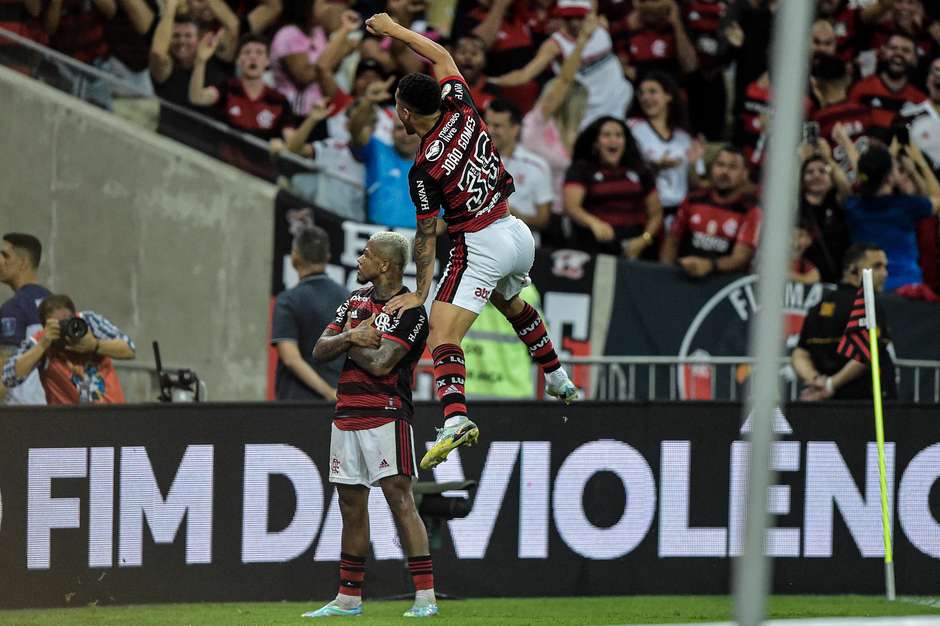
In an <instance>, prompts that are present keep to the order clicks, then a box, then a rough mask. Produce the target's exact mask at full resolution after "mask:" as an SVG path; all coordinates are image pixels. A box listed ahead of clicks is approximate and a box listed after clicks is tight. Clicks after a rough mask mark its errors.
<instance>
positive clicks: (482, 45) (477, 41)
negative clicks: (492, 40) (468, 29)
mask: <svg viewBox="0 0 940 626" xmlns="http://www.w3.org/2000/svg"><path fill="white" fill-rule="evenodd" d="M464 39H466V40H467V41H472V42H473V43H475V44H477V45H478V46H480V50H481V51H482V52H483V54H484V55H486V49H487V48H488V46H487V45H486V42H485V41H483V38H482V37H477V36H476V35H474V34H471V33H467V34H465V35H461V36H460V37H457V39H455V40H454V47H457V46H459V45H460V42H461V41H462V40H464Z"/></svg>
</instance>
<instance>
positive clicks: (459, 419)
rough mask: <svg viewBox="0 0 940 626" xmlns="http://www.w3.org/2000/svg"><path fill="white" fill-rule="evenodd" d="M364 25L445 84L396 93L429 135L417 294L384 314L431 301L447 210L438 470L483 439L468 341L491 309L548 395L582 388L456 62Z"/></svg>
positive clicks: (386, 21)
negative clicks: (530, 296)
mask: <svg viewBox="0 0 940 626" xmlns="http://www.w3.org/2000/svg"><path fill="white" fill-rule="evenodd" d="M366 26H367V28H368V29H369V32H371V33H373V34H374V35H379V36H382V35H387V36H389V37H392V38H394V39H397V40H399V41H401V42H403V43H405V44H406V45H408V46H409V47H410V48H411V49H412V50H414V51H415V52H416V53H417V54H420V55H421V56H423V57H424V58H426V59H428V60H429V61H430V62H431V64H432V65H433V66H434V75H435V76H436V77H437V79H438V80H434V79H433V78H431V77H430V76H427V75H426V74H419V73H413V74H408V75H407V76H405V77H404V78H402V79H401V82H399V83H398V91H397V92H396V94H395V101H396V107H395V108H396V111H397V113H398V117H399V119H400V120H401V121H402V124H404V125H405V129H406V130H407V131H408V132H409V133H416V134H418V135H420V136H421V143H420V144H419V146H418V152H417V154H416V155H415V162H414V165H413V166H412V168H411V171H410V172H409V174H408V181H409V184H410V187H411V199H412V201H413V202H414V203H415V208H416V210H417V213H418V230H417V233H416V234H415V244H414V248H415V251H414V260H415V264H416V265H417V288H416V291H415V292H414V293H406V294H403V295H400V296H396V297H394V298H392V299H391V300H389V302H388V304H386V305H385V311H386V312H388V313H390V314H395V315H401V314H402V313H403V312H404V311H407V310H408V309H411V308H414V307H419V306H421V305H422V304H424V302H425V300H426V299H427V297H428V293H429V291H430V288H431V281H432V279H433V277H434V259H435V246H436V237H435V222H436V221H437V220H436V219H435V218H436V217H437V215H438V213H439V211H440V209H441V208H443V210H444V213H443V218H444V221H445V222H446V223H447V232H448V233H449V234H450V237H451V240H452V241H453V248H452V249H451V251H450V260H449V261H448V263H447V268H446V269H445V270H444V273H443V275H442V276H441V280H440V283H439V284H438V288H437V294H436V295H435V297H434V302H433V303H432V305H431V330H430V335H429V336H428V346H429V347H430V348H431V354H432V356H433V357H434V378H435V382H436V385H435V388H436V391H437V396H438V398H439V399H440V401H441V403H442V404H443V405H444V418H445V421H444V427H443V428H441V429H438V435H437V440H436V441H435V442H434V446H433V447H432V448H431V449H430V450H428V453H427V454H426V455H425V456H424V458H423V459H421V467H422V469H430V468H432V467H434V466H436V465H438V464H439V463H441V462H443V461H444V460H445V459H446V458H447V455H448V454H449V453H450V451H451V450H453V449H454V448H457V447H459V446H462V445H464V444H468V443H473V442H474V441H476V439H477V438H478V437H479V434H480V431H479V429H478V428H477V426H476V424H474V423H473V422H471V421H470V419H469V418H468V416H467V404H466V399H465V398H464V379H465V377H466V367H465V365H464V355H463V350H461V348H460V342H461V341H462V340H463V338H464V335H466V333H467V331H468V330H469V329H470V326H471V325H472V324H473V322H474V320H476V318H477V316H478V315H479V314H480V311H482V310H483V307H484V306H486V303H487V301H492V303H493V305H494V306H495V307H496V308H497V309H499V311H500V312H501V313H502V314H503V315H504V316H505V317H506V319H507V320H509V322H510V323H511V324H512V326H513V328H514V329H515V330H516V334H517V335H519V338H520V339H521V340H522V341H523V343H525V344H526V346H527V347H528V349H529V354H530V355H531V356H532V358H533V359H534V360H535V361H536V363H538V364H539V365H540V366H541V367H542V370H543V371H544V373H545V378H546V383H547V389H546V390H547V392H548V393H549V394H550V395H552V396H555V397H557V398H560V399H562V400H563V401H564V402H565V403H566V404H567V403H570V402H571V401H572V400H576V399H577V397H578V389H577V388H576V387H575V386H574V384H573V383H572V382H571V381H570V380H569V378H568V374H567V372H565V370H564V368H562V367H561V365H560V363H559V362H558V355H557V354H555V348H554V346H553V345H552V342H551V339H549V337H548V333H547V331H546V329H545V324H544V323H542V319H541V317H540V316H539V314H538V313H537V312H536V311H535V309H533V308H532V307H531V306H529V305H528V304H526V303H525V302H524V301H523V300H522V299H521V298H520V297H519V292H520V291H521V290H522V289H523V287H525V286H526V284H528V281H529V276H528V273H529V270H530V269H531V267H532V263H533V261H534V260H535V241H534V240H533V239H532V234H531V232H530V231H529V228H528V226H526V225H525V223H523V222H522V221H521V220H519V219H517V218H515V217H513V216H512V215H510V213H509V205H508V202H507V199H508V197H509V195H510V194H511V193H512V192H513V189H514V188H513V182H512V177H511V176H510V175H509V174H508V173H507V172H506V170H505V168H504V167H503V164H502V161H500V158H499V153H498V152H497V151H496V148H495V147H494V146H493V142H492V141H491V140H490V137H489V135H488V134H487V132H486V131H487V128H486V124H485V123H484V122H483V118H482V117H481V116H480V113H479V112H478V111H477V109H476V107H475V106H474V104H473V100H472V99H471V98H470V88H469V87H468V86H467V83H466V81H464V79H463V77H462V76H461V75H460V72H459V71H458V70H457V65H456V64H455V63H454V59H453V58H451V56H450V53H449V52H447V50H445V49H444V48H443V47H442V46H440V45H438V44H436V43H434V42H433V41H431V40H430V39H428V38H426V37H424V36H422V35H419V34H418V33H415V32H413V31H411V30H408V29H407V28H405V27H403V26H401V25H399V24H397V23H395V22H394V21H393V20H392V18H390V17H389V16H388V15H387V14H386V13H378V14H376V15H373V16H372V17H370V18H369V19H368V20H366ZM438 81H440V84H439V83H438Z"/></svg>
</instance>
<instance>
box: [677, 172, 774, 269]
mask: <svg viewBox="0 0 940 626" xmlns="http://www.w3.org/2000/svg"><path fill="white" fill-rule="evenodd" d="M762 217H763V213H762V212H761V210H760V208H758V206H757V200H756V199H755V198H754V197H753V196H751V195H749V194H738V195H734V196H731V197H729V198H727V199H725V198H720V197H718V195H717V194H715V193H712V191H711V190H709V189H700V190H698V191H693V192H692V193H690V194H689V196H688V197H687V198H686V199H685V201H684V202H683V203H682V204H681V205H680V206H679V212H678V213H676V218H675V220H673V222H672V229H671V233H672V235H673V236H674V237H675V238H676V239H678V240H679V256H680V257H683V256H690V255H691V256H701V257H706V258H713V259H714V258H718V257H722V256H725V255H728V254H731V251H732V249H733V248H734V245H735V244H736V243H739V242H740V243H743V244H746V245H748V246H750V247H751V248H757V243H758V241H759V240H760V224H761V219H762Z"/></svg>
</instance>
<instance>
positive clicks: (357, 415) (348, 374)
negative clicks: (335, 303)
mask: <svg viewBox="0 0 940 626" xmlns="http://www.w3.org/2000/svg"><path fill="white" fill-rule="evenodd" d="M407 291H408V288H407V287H402V289H401V291H399V292H398V294H402V293H406V292H407ZM398 294H396V295H398ZM386 302H387V301H386V300H377V299H375V288H374V287H372V286H371V285H370V286H369V287H364V288H363V289H359V290H357V291H354V292H352V294H350V296H349V297H348V298H347V299H346V301H345V302H344V303H343V304H341V305H340V307H339V308H338V309H337V310H336V319H335V320H333V322H331V323H330V324H329V325H328V326H327V328H329V329H330V330H333V331H335V332H342V330H343V328H344V327H345V326H346V323H347V322H348V323H349V324H350V326H351V327H352V328H355V327H356V326H358V325H359V324H360V323H361V322H362V321H363V320H367V319H369V318H370V317H371V316H372V315H373V314H374V315H375V319H374V320H372V325H373V326H374V327H375V328H376V329H378V331H379V332H380V333H382V340H383V341H394V342H396V343H398V344H401V345H402V346H404V347H405V348H406V349H407V350H408V352H407V354H405V356H403V357H402V358H401V360H400V361H398V363H397V364H396V365H395V369H393V370H392V371H391V372H389V373H388V374H386V375H385V376H375V375H373V374H370V373H369V372H367V371H366V370H365V369H363V368H362V367H360V366H359V365H357V364H356V362H355V361H353V360H352V359H351V358H349V356H348V355H347V356H346V362H345V363H344V364H343V370H342V372H340V375H339V383H338V384H337V387H336V412H335V414H334V423H335V424H336V427H337V428H339V429H340V430H364V429H367V428H375V427H377V426H381V425H383V424H387V423H388V422H391V421H392V420H395V419H402V420H406V421H408V422H410V421H411V420H412V417H413V416H414V403H413V402H412V400H411V387H412V382H413V380H414V370H415V366H416V365H417V364H418V360H420V358H421V354H422V353H423V352H424V344H425V343H426V341H427V338H428V316H427V313H426V312H425V310H424V307H423V306H420V307H418V308H415V309H408V310H407V311H404V312H403V313H402V314H401V317H395V316H394V315H388V314H387V313H384V312H383V311H382V308H383V307H384V306H385V303H386Z"/></svg>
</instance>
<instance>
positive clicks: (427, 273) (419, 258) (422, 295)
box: [385, 217, 437, 317]
mask: <svg viewBox="0 0 940 626" xmlns="http://www.w3.org/2000/svg"><path fill="white" fill-rule="evenodd" d="M436 258H437V219H436V218H433V217H429V218H424V219H420V218H419V219H418V230H417V231H416V232H415V242H414V260H415V266H416V267H417V270H416V271H415V279H416V282H417V287H416V288H415V291H414V292H413V293H403V294H401V295H399V296H395V297H394V298H392V299H391V300H389V301H388V303H387V304H386V305H385V312H386V313H388V314H389V315H397V316H399V317H400V316H401V314H402V313H403V312H405V311H407V310H408V309H413V308H416V307H419V306H421V305H423V304H424V302H425V300H427V299H428V294H429V293H430V292H431V281H433V280H434V261H435V259H436Z"/></svg>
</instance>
